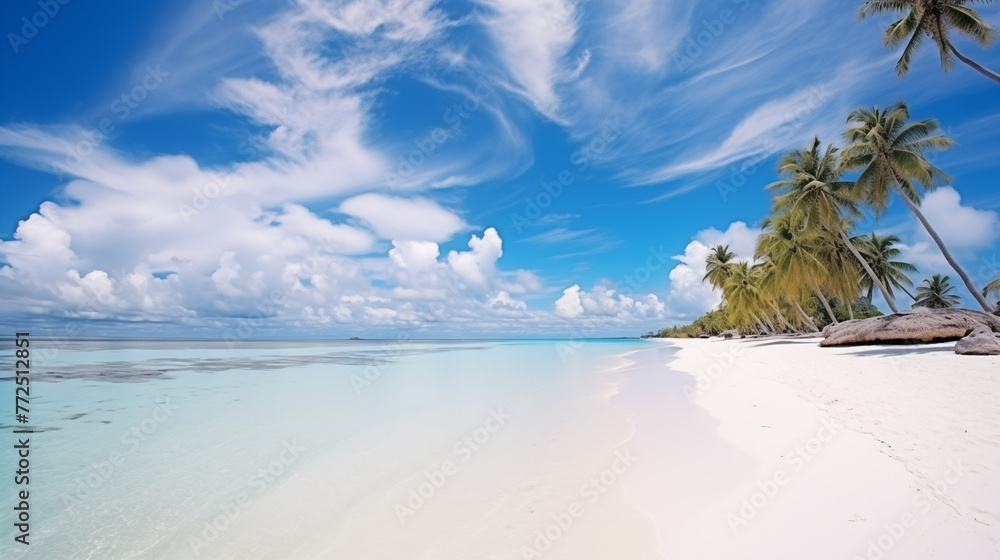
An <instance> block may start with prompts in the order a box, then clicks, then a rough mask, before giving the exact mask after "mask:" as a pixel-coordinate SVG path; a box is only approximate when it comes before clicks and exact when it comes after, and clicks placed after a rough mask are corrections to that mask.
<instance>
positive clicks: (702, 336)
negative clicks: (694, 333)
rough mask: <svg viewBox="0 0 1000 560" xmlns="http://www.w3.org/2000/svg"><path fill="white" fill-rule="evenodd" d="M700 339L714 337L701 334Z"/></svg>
mask: <svg viewBox="0 0 1000 560" xmlns="http://www.w3.org/2000/svg"><path fill="white" fill-rule="evenodd" d="M698 338H712V337H711V336H710V335H707V334H705V333H701V334H699V335H698Z"/></svg>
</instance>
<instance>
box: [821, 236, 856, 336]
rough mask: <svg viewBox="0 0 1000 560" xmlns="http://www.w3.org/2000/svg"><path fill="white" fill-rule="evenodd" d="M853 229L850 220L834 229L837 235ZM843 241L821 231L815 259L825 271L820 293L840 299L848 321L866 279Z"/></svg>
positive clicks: (838, 237)
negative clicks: (852, 302) (819, 261)
mask: <svg viewBox="0 0 1000 560" xmlns="http://www.w3.org/2000/svg"><path fill="white" fill-rule="evenodd" d="M853 227H854V224H853V223H851V221H850V220H847V219H844V220H841V224H840V225H839V226H837V231H838V232H839V231H848V230H850V229H852V228H853ZM846 237H847V236H846V235H844V236H840V235H838V233H835V232H833V231H830V230H829V229H827V228H821V229H820V237H819V248H818V250H819V253H818V255H819V259H820V260H821V261H822V262H823V266H824V267H825V268H826V270H827V275H826V277H825V278H824V280H823V283H822V288H823V290H824V291H825V292H827V293H830V294H833V295H835V296H837V297H838V298H840V300H841V301H842V302H843V304H844V306H845V307H846V308H847V314H848V318H850V319H853V318H854V308H853V307H852V305H851V301H853V300H854V299H855V298H857V297H858V296H860V295H861V280H862V278H866V277H868V276H867V274H865V273H864V271H863V270H862V267H861V265H860V264H859V263H858V259H857V258H855V257H854V252H853V251H851V249H850V246H849V245H848V243H849V241H845V240H844V238H846ZM848 239H849V238H848ZM855 250H856V249H855ZM861 261H864V259H863V258H862V259H861ZM865 264H867V263H865Z"/></svg>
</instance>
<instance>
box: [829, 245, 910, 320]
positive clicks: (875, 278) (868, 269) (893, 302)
mask: <svg viewBox="0 0 1000 560" xmlns="http://www.w3.org/2000/svg"><path fill="white" fill-rule="evenodd" d="M840 237H841V239H843V240H844V243H846V244H847V248H848V249H850V251H851V254H852V255H854V258H856V259H858V262H860V263H861V266H863V267H864V269H865V272H866V273H868V277H869V278H871V280H872V284H874V285H876V286H878V290H879V291H880V292H882V297H884V298H885V302H886V303H887V304H889V309H892V312H893V313H899V309H897V308H896V300H895V299H893V297H892V296H891V295H889V290H886V289H885V284H883V283H882V281H881V280H879V278H878V276H877V275H876V274H875V271H874V270H872V267H871V265H870V264H868V261H866V260H865V258H864V257H863V256H861V252H860V251H858V249H857V247H855V246H854V243H851V238H849V237H847V233H846V232H844V230H843V228H841V230H840ZM871 298H872V291H871V290H868V301H871ZM852 318H853V317H852ZM834 322H836V319H834Z"/></svg>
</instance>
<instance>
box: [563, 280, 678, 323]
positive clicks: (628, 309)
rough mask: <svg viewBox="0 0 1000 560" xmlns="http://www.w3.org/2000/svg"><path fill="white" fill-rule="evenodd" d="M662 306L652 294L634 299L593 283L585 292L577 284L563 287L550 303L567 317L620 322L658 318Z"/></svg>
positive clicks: (660, 316) (660, 315) (661, 312)
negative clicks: (609, 319) (559, 294)
mask: <svg viewBox="0 0 1000 560" xmlns="http://www.w3.org/2000/svg"><path fill="white" fill-rule="evenodd" d="M664 309H665V306H664V305H663V302H661V301H660V299H659V298H658V297H657V296H656V295H655V294H648V295H646V296H644V297H643V298H641V299H635V298H632V297H629V296H626V295H625V294H620V293H618V291H617V290H615V289H614V288H610V287H608V286H603V285H596V286H594V287H593V288H591V289H590V290H589V291H586V290H582V289H581V288H580V286H579V285H578V284H574V285H573V286H570V287H569V288H566V289H565V290H563V295H562V296H561V297H560V298H559V299H557V300H556V302H555V305H554V312H555V314H556V315H558V316H560V317H564V318H567V319H574V318H578V317H588V318H604V319H607V318H613V319H616V320H621V321H633V320H636V319H645V318H662V317H663V312H664Z"/></svg>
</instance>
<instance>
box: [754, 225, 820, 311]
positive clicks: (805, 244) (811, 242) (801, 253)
mask: <svg viewBox="0 0 1000 560" xmlns="http://www.w3.org/2000/svg"><path fill="white" fill-rule="evenodd" d="M819 242H820V234H819V233H817V232H816V231H812V230H810V229H808V228H806V227H805V223H804V222H803V220H802V219H801V218H800V217H799V216H796V215H794V214H790V213H785V214H781V215H779V216H775V217H773V218H768V219H766V220H764V224H763V232H762V233H761V234H760V237H758V238H757V251H756V258H758V259H763V258H768V259H770V261H771V262H772V263H774V266H775V268H776V269H777V274H778V275H779V276H780V278H781V280H780V282H781V284H782V285H783V288H784V290H785V293H786V294H787V295H788V297H789V299H790V300H792V301H795V302H798V301H801V300H802V299H803V296H804V295H805V293H806V292H805V291H806V290H808V291H811V292H812V293H813V294H815V295H816V297H818V298H819V300H820V301H821V302H822V303H823V307H824V309H826V312H827V315H829V316H830V320H831V321H832V322H834V323H836V322H837V318H836V317H835V316H834V315H833V309H831V308H830V302H829V301H828V300H827V299H826V296H824V295H823V291H822V290H821V289H820V283H821V282H822V281H823V279H824V277H825V276H826V275H827V270H826V267H825V266H823V261H822V260H820V259H819V258H818V257H817V254H818V252H819V251H818V250H819Z"/></svg>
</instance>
